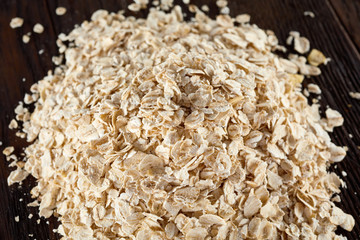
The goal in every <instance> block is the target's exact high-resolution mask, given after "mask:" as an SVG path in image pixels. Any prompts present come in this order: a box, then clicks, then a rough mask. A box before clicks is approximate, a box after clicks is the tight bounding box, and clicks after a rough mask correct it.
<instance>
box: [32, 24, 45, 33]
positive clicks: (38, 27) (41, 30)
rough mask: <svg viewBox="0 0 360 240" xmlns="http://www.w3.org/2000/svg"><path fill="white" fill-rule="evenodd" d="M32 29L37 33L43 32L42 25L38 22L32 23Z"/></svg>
mask: <svg viewBox="0 0 360 240" xmlns="http://www.w3.org/2000/svg"><path fill="white" fill-rule="evenodd" d="M33 31H34V32H35V33H38V34H40V33H43V32H44V26H43V25H41V24H40V23H37V24H35V25H34V28H33Z"/></svg>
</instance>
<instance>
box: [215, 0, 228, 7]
mask: <svg viewBox="0 0 360 240" xmlns="http://www.w3.org/2000/svg"><path fill="white" fill-rule="evenodd" d="M227 5H228V1H227V0H217V1H216V6H218V7H219V8H224V7H226V6H227Z"/></svg>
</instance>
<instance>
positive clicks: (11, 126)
mask: <svg viewBox="0 0 360 240" xmlns="http://www.w3.org/2000/svg"><path fill="white" fill-rule="evenodd" d="M18 126H19V124H18V122H17V121H16V120H15V119H12V120H11V121H10V124H9V129H15V128H18Z"/></svg>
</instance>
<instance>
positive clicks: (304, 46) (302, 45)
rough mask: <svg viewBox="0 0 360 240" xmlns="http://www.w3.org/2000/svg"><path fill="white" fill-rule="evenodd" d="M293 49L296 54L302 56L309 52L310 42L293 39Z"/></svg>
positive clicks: (299, 38) (302, 38)
mask: <svg viewBox="0 0 360 240" xmlns="http://www.w3.org/2000/svg"><path fill="white" fill-rule="evenodd" d="M294 49H295V50H296V51H297V52H298V53H300V54H304V53H306V52H308V51H309V50H310V41H309V40H308V39H307V38H305V37H295V38H294Z"/></svg>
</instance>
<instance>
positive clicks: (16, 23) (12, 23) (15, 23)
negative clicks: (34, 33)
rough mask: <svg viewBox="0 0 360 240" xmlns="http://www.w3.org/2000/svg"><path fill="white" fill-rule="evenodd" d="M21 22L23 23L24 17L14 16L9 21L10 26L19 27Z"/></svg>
mask: <svg viewBox="0 0 360 240" xmlns="http://www.w3.org/2000/svg"><path fill="white" fill-rule="evenodd" d="M23 24H24V19H22V18H20V17H15V18H13V19H11V21H10V27H11V28H19V27H21V26H22V25H23Z"/></svg>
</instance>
